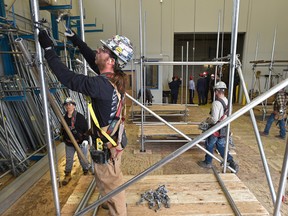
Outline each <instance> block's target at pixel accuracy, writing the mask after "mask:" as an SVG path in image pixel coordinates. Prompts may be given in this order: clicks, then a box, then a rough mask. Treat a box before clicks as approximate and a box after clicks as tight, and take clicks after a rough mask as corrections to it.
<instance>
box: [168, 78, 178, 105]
mask: <svg viewBox="0 0 288 216" xmlns="http://www.w3.org/2000/svg"><path fill="white" fill-rule="evenodd" d="M168 85H169V88H170V91H171V103H173V104H177V100H178V93H179V87H180V85H181V79H179V78H178V76H173V77H172V81H171V82H169V84H168Z"/></svg>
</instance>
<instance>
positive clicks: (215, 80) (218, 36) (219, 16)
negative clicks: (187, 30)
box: [211, 11, 221, 101]
mask: <svg viewBox="0 0 288 216" xmlns="http://www.w3.org/2000/svg"><path fill="white" fill-rule="evenodd" d="M220 19H221V11H219V15H218V31H217V48H216V58H217V59H218V57H219V41H220V26H221V21H220ZM217 61H218V60H217ZM217 70H218V65H216V66H215V72H214V86H215V85H216V83H217V74H218V73H217ZM211 99H212V100H213V101H215V92H213V98H211Z"/></svg>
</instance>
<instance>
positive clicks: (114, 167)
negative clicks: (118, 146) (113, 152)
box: [94, 155, 127, 216]
mask: <svg viewBox="0 0 288 216" xmlns="http://www.w3.org/2000/svg"><path fill="white" fill-rule="evenodd" d="M120 166H121V155H119V156H118V157H117V158H116V159H115V160H114V164H113V161H112V160H109V161H108V163H107V164H96V163H95V165H94V168H95V180H96V186H97V187H98V189H99V191H100V194H101V196H102V197H103V196H105V195H106V194H107V193H109V192H111V191H112V190H114V189H115V188H117V187H119V186H120V185H122V184H123V174H122V171H121V169H120ZM107 204H108V207H109V215H111V216H116V215H117V216H126V215H127V208H126V199H125V191H121V192H120V193H118V194H117V195H115V196H113V197H112V198H111V199H109V200H108V201H107Z"/></svg>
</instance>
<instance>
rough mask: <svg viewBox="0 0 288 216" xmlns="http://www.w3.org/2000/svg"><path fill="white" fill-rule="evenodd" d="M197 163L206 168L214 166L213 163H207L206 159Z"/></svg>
mask: <svg viewBox="0 0 288 216" xmlns="http://www.w3.org/2000/svg"><path fill="white" fill-rule="evenodd" d="M197 164H198V165H199V166H201V167H203V168H206V169H211V168H212V163H206V161H198V162H197Z"/></svg>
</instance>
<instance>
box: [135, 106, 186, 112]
mask: <svg viewBox="0 0 288 216" xmlns="http://www.w3.org/2000/svg"><path fill="white" fill-rule="evenodd" d="M147 108H149V109H150V110H152V111H153V112H172V113H175V112H177V113H179V112H185V111H186V110H187V109H186V107H185V105H181V104H168V105H167V104H163V105H162V104H153V105H152V106H148V107H147ZM132 110H133V112H140V111H141V107H140V106H133V107H132V106H131V108H130V112H132Z"/></svg>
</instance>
